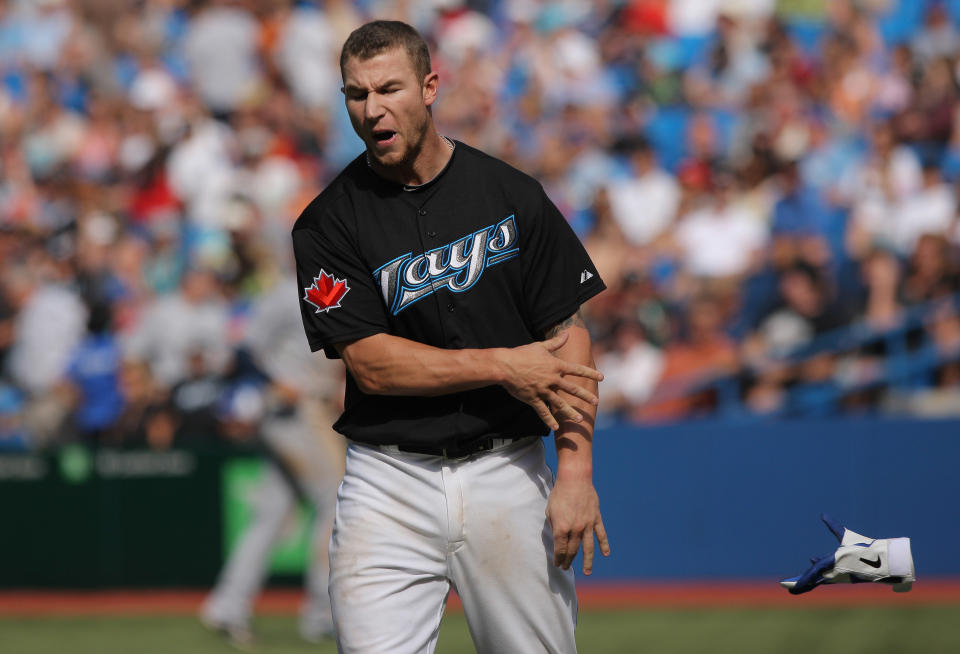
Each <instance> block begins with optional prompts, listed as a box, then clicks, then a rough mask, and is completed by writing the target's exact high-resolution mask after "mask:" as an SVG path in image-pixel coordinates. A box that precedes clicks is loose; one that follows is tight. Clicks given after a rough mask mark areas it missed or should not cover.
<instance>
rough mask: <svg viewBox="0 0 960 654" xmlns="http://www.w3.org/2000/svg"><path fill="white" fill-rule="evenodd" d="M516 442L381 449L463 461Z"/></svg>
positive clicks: (502, 440) (484, 441) (493, 440)
mask: <svg viewBox="0 0 960 654" xmlns="http://www.w3.org/2000/svg"><path fill="white" fill-rule="evenodd" d="M516 440H519V439H516V438H483V439H481V440H479V441H473V442H472V443H451V444H446V445H444V444H436V445H433V444H431V445H381V446H380V447H381V449H385V450H390V449H396V450H399V451H400V452H409V453H411V454H430V455H432V456H445V457H447V458H448V459H462V458H464V457H468V456H470V455H471V454H477V453H479V452H489V451H490V450H495V449H498V448H501V447H504V446H505V445H508V444H510V443H512V442H514V441H516Z"/></svg>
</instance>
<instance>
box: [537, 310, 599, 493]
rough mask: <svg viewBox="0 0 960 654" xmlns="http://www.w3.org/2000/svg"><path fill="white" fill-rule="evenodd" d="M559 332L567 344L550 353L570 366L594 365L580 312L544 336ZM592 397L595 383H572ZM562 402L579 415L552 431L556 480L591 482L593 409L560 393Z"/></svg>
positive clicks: (576, 399)
mask: <svg viewBox="0 0 960 654" xmlns="http://www.w3.org/2000/svg"><path fill="white" fill-rule="evenodd" d="M560 331H567V332H568V333H569V336H568V338H567V342H566V343H565V344H564V345H563V347H561V348H560V349H558V350H557V351H556V352H554V355H555V356H558V357H560V358H561V359H564V360H566V361H570V362H571V363H579V364H583V365H589V366H591V367H593V366H594V362H593V355H592V353H591V347H590V333H589V332H588V331H587V328H586V326H585V325H584V323H583V320H582V318H581V317H580V313H579V312H577V313H576V314H574V315H573V316H571V317H570V318H568V319H567V320H565V321H563V322H561V323H558V324H557V325H556V326H554V327H553V328H552V329H550V330H548V332H547V337H548V338H549V337H551V336H554V335H556V334H557V333H559V332H560ZM574 383H576V384H577V385H578V386H582V387H583V388H585V389H587V390H588V391H590V392H591V393H592V394H594V395H598V393H597V382H595V381H593V380H589V379H580V380H574ZM559 394H560V395H561V397H563V399H564V400H565V401H566V402H567V403H568V404H570V406H572V407H574V408H575V409H576V410H577V411H578V412H579V413H580V414H581V415H582V416H583V419H582V420H581V421H580V422H573V421H571V420H559V421H558V422H559V424H560V428H559V429H557V430H556V431H555V441H556V447H557V478H558V479H571V480H573V479H577V480H581V481H592V479H593V425H594V421H595V419H596V414H597V407H596V406H594V405H592V404H590V403H589V402H585V401H584V400H581V399H580V398H578V397H575V396H573V395H570V394H568V393H565V392H563V391H560V392H559Z"/></svg>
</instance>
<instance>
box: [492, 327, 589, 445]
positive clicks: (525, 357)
mask: <svg viewBox="0 0 960 654" xmlns="http://www.w3.org/2000/svg"><path fill="white" fill-rule="evenodd" d="M567 338H568V334H567V332H566V331H562V332H560V333H559V334H557V335H556V336H554V337H553V338H549V339H547V340H545V341H538V342H535V343H530V344H528V345H521V346H519V347H515V348H510V349H506V350H500V352H501V357H500V363H501V365H502V366H503V369H504V371H505V373H506V374H505V375H504V380H503V381H501V385H502V386H503V387H504V388H506V389H507V392H508V393H510V395H512V396H513V397H515V398H517V399H518V400H520V401H522V402H526V403H527V404H529V405H530V406H532V407H533V408H534V410H535V411H536V412H537V415H539V416H540V419H541V420H543V422H544V424H546V425H547V427H549V428H550V429H552V430H557V429H559V428H560V423H559V421H560V420H570V421H573V422H580V421H581V420H583V415H582V414H581V413H580V412H579V411H577V409H576V408H574V407H572V406H570V404H569V403H568V402H566V401H565V400H564V399H563V398H562V397H561V396H560V394H559V393H558V392H557V391H564V392H566V393H569V394H570V395H573V396H574V397H578V398H580V399H581V400H583V401H584V402H589V403H590V404H593V405H596V404H597V402H598V399H597V395H596V394H595V393H591V392H590V391H589V390H588V389H586V388H583V387H582V386H580V385H579V384H576V383H574V382H573V381H571V380H570V379H567V378H566V377H570V376H574V377H583V378H585V379H590V380H593V381H597V382H599V381H602V380H603V375H602V374H601V373H600V371H598V370H594V369H593V368H591V367H589V366H584V365H581V364H578V363H571V362H569V361H565V360H563V359H561V358H560V357H557V356H555V355H554V354H553V353H554V352H556V351H557V350H559V349H560V348H561V347H563V344H564V343H566V342H567Z"/></svg>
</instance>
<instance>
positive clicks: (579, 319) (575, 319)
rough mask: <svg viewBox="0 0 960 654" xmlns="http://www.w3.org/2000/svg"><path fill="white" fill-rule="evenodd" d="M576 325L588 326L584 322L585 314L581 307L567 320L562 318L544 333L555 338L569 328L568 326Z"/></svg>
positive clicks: (545, 335)
mask: <svg viewBox="0 0 960 654" xmlns="http://www.w3.org/2000/svg"><path fill="white" fill-rule="evenodd" d="M574 325H576V326H578V327H586V325H585V324H584V322H583V314H581V313H580V309H577V312H576V313H574V314H573V315H571V316H569V317H568V318H566V319H565V320H561V321H560V322H558V323H557V324H556V325H554V326H553V327H551V328H550V329H548V330H547V331H546V333H545V334H544V337H545V338H553V337H554V336H556V335H557V334H559V333H560V332H562V331H563V330H564V329H567V328H568V327H573V326H574Z"/></svg>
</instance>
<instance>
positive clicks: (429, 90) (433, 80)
mask: <svg viewBox="0 0 960 654" xmlns="http://www.w3.org/2000/svg"><path fill="white" fill-rule="evenodd" d="M439 88H440V75H438V74H437V72H436V71H430V74H429V75H427V76H426V77H424V78H423V104H425V105H426V106H428V107H429V106H430V105H432V104H433V103H434V102H435V101H436V99H437V90H438V89H439Z"/></svg>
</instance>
